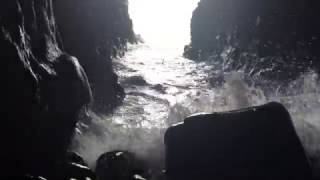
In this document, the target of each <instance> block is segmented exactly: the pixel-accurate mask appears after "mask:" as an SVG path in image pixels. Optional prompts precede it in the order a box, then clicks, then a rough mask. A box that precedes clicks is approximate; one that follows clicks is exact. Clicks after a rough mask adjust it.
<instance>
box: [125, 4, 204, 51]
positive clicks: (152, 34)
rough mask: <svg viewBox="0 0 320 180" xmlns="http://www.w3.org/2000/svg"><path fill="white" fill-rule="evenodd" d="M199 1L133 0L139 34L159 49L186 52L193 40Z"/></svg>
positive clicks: (133, 10)
mask: <svg viewBox="0 0 320 180" xmlns="http://www.w3.org/2000/svg"><path fill="white" fill-rule="evenodd" d="M198 2H199V0H187V1H186V0H129V13H130V17H131V19H132V21H133V28H134V31H135V33H136V34H139V35H141V37H142V38H143V40H144V41H145V42H146V43H147V44H148V45H150V46H152V47H156V48H176V49H179V50H181V51H182V49H183V47H184V45H186V44H188V43H189V42H190V21H191V17H192V12H193V10H194V9H195V8H196V6H197V3H198Z"/></svg>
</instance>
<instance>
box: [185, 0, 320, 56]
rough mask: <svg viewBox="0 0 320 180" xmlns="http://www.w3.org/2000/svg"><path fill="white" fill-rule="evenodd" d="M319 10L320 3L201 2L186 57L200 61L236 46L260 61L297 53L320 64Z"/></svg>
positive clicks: (296, 0) (309, 0)
mask: <svg viewBox="0 0 320 180" xmlns="http://www.w3.org/2000/svg"><path fill="white" fill-rule="evenodd" d="M319 7H320V3H319V1H317V0H306V1H300V0H282V1H278V0H262V1H256V0H240V1H239V0H201V1H200V3H199V5H198V7H197V8H196V10H195V11H194V13H193V17H192V23H191V36H192V42H191V45H190V46H187V47H186V49H185V55H186V56H189V57H191V58H193V59H197V58H201V57H206V56H207V55H209V54H211V53H213V52H220V51H221V49H222V48H224V47H225V46H227V45H232V46H233V47H235V48H237V49H238V50H240V51H246V52H247V51H249V50H252V49H254V50H256V51H257V52H258V54H259V56H260V57H265V56H274V55H283V56H286V55H291V54H292V53H294V54H296V55H297V54H299V55H300V57H302V58H303V59H304V60H305V61H310V59H316V60H317V61H319V57H320V54H319V48H320V21H318V20H317V19H318V16H319V11H318V9H319ZM314 56H315V57H317V58H314Z"/></svg>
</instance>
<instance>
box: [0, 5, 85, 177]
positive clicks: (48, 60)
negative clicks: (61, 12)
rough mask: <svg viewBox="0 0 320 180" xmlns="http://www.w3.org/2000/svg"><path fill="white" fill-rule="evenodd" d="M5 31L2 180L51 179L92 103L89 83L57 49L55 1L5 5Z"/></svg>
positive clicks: (1, 21) (1, 37)
mask: <svg viewBox="0 0 320 180" xmlns="http://www.w3.org/2000/svg"><path fill="white" fill-rule="evenodd" d="M0 28H1V32H0V49H1V53H0V58H1V61H2V63H4V65H3V66H1V68H3V69H2V71H1V72H2V73H5V77H7V83H8V84H7V92H5V93H3V96H6V97H3V98H4V99H7V102H6V103H5V105H4V106H5V112H6V113H7V117H6V119H5V120H4V123H3V124H2V130H1V135H0V136H1V138H2V140H3V141H2V144H3V148H1V150H0V151H1V152H0V154H1V159H2V160H3V164H5V166H6V169H2V173H1V176H12V175H19V174H24V173H27V172H28V173H33V172H41V173H44V174H46V171H47V170H49V169H50V168H51V167H52V166H54V164H55V163H56V162H57V161H59V159H60V160H61V157H62V156H63V154H64V152H65V151H66V149H67V146H68V143H69V140H70V138H71V136H72V133H73V129H74V127H75V124H76V121H77V118H76V117H77V113H78V111H79V110H80V108H81V107H82V106H83V105H84V104H86V103H89V101H90V100H91V90H90V87H89V84H88V80H87V77H86V74H85V73H84V71H83V69H82V67H81V66H80V64H79V63H78V61H77V59H76V58H75V57H72V56H70V55H68V54H66V53H65V52H63V51H62V50H61V48H60V47H59V45H58V44H59V43H58V40H57V39H58V36H57V27H56V24H55V19H54V16H53V10H52V3H51V0H28V1H25V0H14V1H13V0H5V1H4V2H2V3H1V11H0ZM4 68H6V69H4ZM57 132H59V133H57Z"/></svg>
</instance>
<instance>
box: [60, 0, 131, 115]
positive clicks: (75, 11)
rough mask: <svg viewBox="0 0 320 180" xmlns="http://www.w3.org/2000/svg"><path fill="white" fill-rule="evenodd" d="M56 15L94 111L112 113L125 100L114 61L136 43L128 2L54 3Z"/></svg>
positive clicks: (115, 0)
mask: <svg viewBox="0 0 320 180" xmlns="http://www.w3.org/2000/svg"><path fill="white" fill-rule="evenodd" d="M54 11H55V15H56V18H57V24H58V27H59V31H60V34H61V37H62V42H63V46H64V48H65V50H66V51H67V52H69V53H71V54H73V55H75V56H76V57H77V58H78V59H79V61H80V63H81V65H82V66H83V67H84V70H85V71H86V73H87V75H88V78H89V82H90V85H91V87H92V90H93V97H94V104H93V105H94V109H95V110H98V111H100V112H101V111H102V112H105V111H109V110H111V109H112V108H113V107H114V106H115V105H117V104H118V103H120V102H121V100H122V98H123V96H124V91H123V89H122V87H120V85H119V84H118V80H117V76H116V74H115V73H114V72H113V69H112V62H111V58H112V57H115V56H117V54H119V53H121V51H123V50H124V49H125V48H126V43H127V42H134V33H133V30H132V21H131V19H130V17H129V14H128V0H91V1H88V0H80V1H79V0H64V1H63V0H55V1H54Z"/></svg>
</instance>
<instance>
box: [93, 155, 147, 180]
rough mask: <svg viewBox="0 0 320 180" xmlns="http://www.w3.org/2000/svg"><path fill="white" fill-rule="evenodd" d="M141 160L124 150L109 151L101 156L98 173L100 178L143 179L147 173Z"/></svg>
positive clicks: (104, 179) (116, 179) (97, 166)
mask: <svg viewBox="0 0 320 180" xmlns="http://www.w3.org/2000/svg"><path fill="white" fill-rule="evenodd" d="M145 173H146V172H145V169H144V167H143V165H142V164H141V162H140V161H139V160H137V159H136V157H135V156H134V155H133V154H131V153H129V152H124V151H113V152H107V153H105V154H103V155H101V156H100V157H99V159H98V160H97V164H96V175H97V178H98V179H99V180H108V179H113V180H134V179H137V180H138V179H140V180H143V179H144V177H143V176H145V175H146V174H145Z"/></svg>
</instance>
